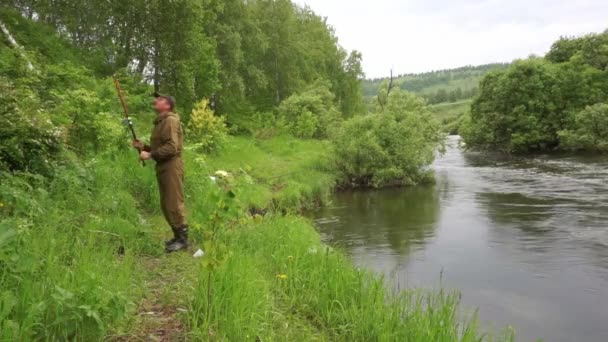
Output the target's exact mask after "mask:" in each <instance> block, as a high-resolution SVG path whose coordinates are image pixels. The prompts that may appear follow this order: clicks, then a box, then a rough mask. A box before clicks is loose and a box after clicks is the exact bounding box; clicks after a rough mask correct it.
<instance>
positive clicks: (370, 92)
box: [363, 63, 508, 104]
mask: <svg viewBox="0 0 608 342" xmlns="http://www.w3.org/2000/svg"><path fill="white" fill-rule="evenodd" d="M507 66H508V64H500V63H496V64H486V65H479V66H465V67H461V68H456V69H447V70H437V71H431V72H425V73H420V74H405V75H398V76H396V77H395V79H394V82H395V83H398V84H399V85H400V87H401V89H403V90H407V91H411V92H413V93H415V94H417V95H419V96H422V97H424V98H425V99H426V100H427V101H428V102H429V103H430V104H438V103H445V102H456V101H459V100H465V99H470V98H472V97H474V96H475V95H476V94H477V92H478V89H477V85H478V83H479V81H480V80H481V78H482V77H483V76H484V75H485V74H487V73H488V72H490V71H493V70H501V69H505V68H507ZM386 81H387V79H386V78H376V79H371V80H365V81H364V82H363V94H364V95H365V97H367V98H372V97H376V96H377V94H378V93H379V89H380V87H381V86H382V84H383V83H384V82H386Z"/></svg>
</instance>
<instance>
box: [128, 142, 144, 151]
mask: <svg viewBox="0 0 608 342" xmlns="http://www.w3.org/2000/svg"><path fill="white" fill-rule="evenodd" d="M131 144H132V145H133V147H135V148H136V149H138V150H143V149H144V143H143V142H141V141H139V140H133V142H132V143H131Z"/></svg>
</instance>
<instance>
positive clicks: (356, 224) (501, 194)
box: [311, 137, 608, 342]
mask: <svg viewBox="0 0 608 342" xmlns="http://www.w3.org/2000/svg"><path fill="white" fill-rule="evenodd" d="M459 142H460V139H459V137H450V138H449V139H448V141H447V152H446V153H445V155H443V156H440V157H438V158H437V160H436V162H435V163H434V164H433V168H434V170H435V174H436V179H437V182H436V185H434V186H420V187H412V188H403V189H390V190H381V191H356V192H340V193H337V194H336V195H335V198H334V199H333V201H332V205H330V206H328V207H325V208H321V209H320V210H319V211H317V212H315V213H312V214H311V215H312V217H313V219H314V220H315V222H316V224H317V227H318V229H319V231H320V232H321V235H322V237H323V239H324V240H325V241H326V242H328V243H329V244H332V245H334V246H339V247H341V248H343V249H344V250H345V252H346V253H348V255H350V257H351V258H352V260H353V261H354V263H356V264H357V265H359V266H362V267H367V268H369V269H372V270H374V271H376V272H378V273H383V274H386V275H387V278H389V279H390V281H391V283H392V284H394V285H395V286H398V287H399V288H403V287H422V288H438V287H440V286H442V287H444V288H446V289H453V290H458V291H460V292H461V293H462V306H463V310H464V311H465V312H467V313H469V314H470V313H472V312H474V310H475V309H478V310H479V311H478V312H479V321H480V324H481V326H482V327H483V329H484V330H485V331H487V332H492V333H500V332H502V331H504V330H503V329H504V327H506V326H508V325H510V326H512V327H513V328H514V329H515V332H516V340H517V341H534V340H536V339H538V338H542V339H543V340H545V341H568V342H569V341H598V342H600V341H601V342H606V341H608V158H606V157H598V156H595V157H594V156H586V157H582V156H578V157H572V156H535V157H512V158H509V157H506V156H500V155H493V154H483V153H474V152H466V151H463V150H462V149H461V148H459Z"/></svg>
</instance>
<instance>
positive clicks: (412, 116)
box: [332, 89, 443, 187]
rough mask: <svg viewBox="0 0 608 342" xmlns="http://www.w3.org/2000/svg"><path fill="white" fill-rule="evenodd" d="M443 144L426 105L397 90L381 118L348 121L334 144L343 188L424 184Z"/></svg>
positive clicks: (411, 95)
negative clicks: (347, 186) (427, 170)
mask: <svg viewBox="0 0 608 342" xmlns="http://www.w3.org/2000/svg"><path fill="white" fill-rule="evenodd" d="M442 140H443V136H442V134H440V133H439V127H438V124H437V123H436V122H435V120H434V118H433V117H432V114H431V113H430V112H429V110H428V109H427V108H426V106H425V104H424V101H423V100H422V99H420V98H417V97H416V96H415V95H413V94H410V93H407V92H403V91H401V90H399V89H397V90H394V91H393V92H392V93H391V94H390V96H389V98H388V102H387V104H386V105H385V106H384V109H383V110H381V111H380V112H378V113H375V114H371V115H366V116H359V117H355V118H353V119H350V120H348V121H346V122H345V123H344V124H343V126H342V127H341V128H340V129H339V130H338V132H337V133H336V134H335V136H334V137H333V138H332V143H333V154H334V156H335V163H336V166H337V169H338V171H339V173H340V175H341V181H342V183H343V184H346V185H354V186H365V187H368V186H372V187H381V186H386V185H407V184H416V183H418V182H420V181H423V180H425V176H426V172H425V169H424V168H425V167H426V166H428V165H430V164H431V162H432V161H433V159H434V156H435V152H436V151H437V149H438V148H439V147H440V146H441V143H442Z"/></svg>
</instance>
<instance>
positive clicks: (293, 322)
mask: <svg viewBox="0 0 608 342" xmlns="http://www.w3.org/2000/svg"><path fill="white" fill-rule="evenodd" d="M327 153H328V149H327V147H326V146H325V145H324V143H323V142H319V141H301V140H295V139H291V138H276V139H271V140H265V141H256V140H252V139H249V138H242V137H231V138H229V140H228V142H227V143H226V144H225V146H224V148H223V149H222V150H221V151H220V152H219V153H218V154H217V155H216V156H205V157H201V156H200V155H198V154H196V153H194V152H193V151H189V152H188V153H187V204H188V208H189V209H188V210H189V217H190V222H191V223H192V224H193V236H194V238H195V241H194V244H193V247H192V248H193V249H196V248H197V247H199V246H200V247H203V246H202V242H203V241H201V240H200V237H201V236H204V233H200V232H204V231H205V228H206V227H204V225H205V224H208V222H209V216H210V214H211V213H212V212H213V211H214V210H215V208H216V207H217V203H216V200H217V199H216V198H215V197H213V196H214V194H217V186H216V185H215V184H214V183H213V182H212V181H211V180H210V179H209V175H210V174H213V172H215V171H216V170H218V169H219V170H224V171H227V172H229V173H231V174H232V177H233V178H234V183H233V185H232V186H233V190H234V193H235V194H236V202H234V204H233V205H234V206H235V207H238V211H239V213H240V214H238V215H237V216H238V218H237V219H236V220H234V221H231V222H229V223H227V224H225V227H224V229H222V231H221V232H220V233H218V235H217V240H218V245H219V244H221V245H222V246H225V247H226V249H227V253H226V258H225V260H224V261H222V262H221V263H218V265H217V267H215V268H214V269H212V270H211V272H212V277H211V278H210V277H209V272H210V268H209V265H208V263H206V262H202V260H201V259H194V258H192V256H191V253H182V254H178V255H169V256H166V255H164V254H162V246H161V244H162V242H161V241H162V239H163V237H165V236H166V235H167V231H168V230H167V229H165V226H164V223H163V222H162V219H161V215H160V213H159V211H158V209H157V206H156V203H157V201H158V195H157V193H156V184H155V179H154V173H153V170H151V169H150V167H148V168H141V167H139V166H137V163H136V162H135V160H134V157H133V154H132V151H124V152H121V153H118V154H113V155H107V156H100V157H99V158H97V159H96V160H94V161H91V162H89V163H88V164H86V165H85V166H84V167H82V168H66V169H65V170H61V171H60V172H59V173H58V174H59V176H58V177H57V178H56V180H54V181H53V182H52V183H51V184H48V185H46V188H45V189H48V190H41V189H43V188H42V185H41V187H40V189H39V190H37V191H36V192H35V193H34V196H31V195H29V194H30V192H29V191H30V190H31V189H27V187H26V185H25V184H19V183H18V182H19V180H18V179H17V178H13V181H14V182H15V184H11V185H6V184H3V190H6V189H10V190H11V191H12V193H11V194H10V195H11V196H12V199H9V200H10V202H9V201H8V200H7V198H8V195H7V193H8V192H7V191H4V192H3V197H2V198H3V199H4V201H5V202H6V204H5V205H4V207H3V208H2V210H3V212H4V213H6V214H10V217H11V218H10V219H8V220H3V222H2V225H3V226H4V227H5V228H6V230H5V231H8V232H10V235H6V236H8V240H6V239H5V240H4V241H8V242H9V243H5V244H2V245H0V246H2V248H0V251H2V253H1V254H0V256H2V257H3V258H4V259H7V258H16V260H17V262H14V263H13V264H12V265H14V267H13V266H11V267H13V268H12V269H10V270H9V271H6V270H5V271H3V273H2V274H3V289H2V291H1V294H2V297H1V298H2V300H3V307H4V308H8V309H7V310H3V311H2V314H3V316H0V321H2V326H3V329H2V333H1V334H0V337H2V339H8V340H11V339H16V340H36V339H51V340H53V339H63V338H68V339H86V340H100V339H111V340H144V339H150V338H151V339H157V340H158V339H159V340H167V341H169V340H182V339H187V340H200V339H211V340H255V339H256V338H258V339H259V340H414V341H429V340H432V341H456V340H459V341H460V340H462V341H468V340H478V339H479V337H480V336H481V334H480V333H479V332H478V331H477V329H476V326H475V323H474V321H473V322H472V323H469V324H463V323H461V322H460V320H459V319H458V318H457V317H456V316H457V315H456V313H457V310H458V298H459V297H458V295H456V294H446V293H443V292H426V291H421V290H406V291H404V292H402V293H399V294H394V293H392V291H390V290H389V289H388V287H386V286H385V285H384V282H383V280H382V279H380V278H378V277H376V276H374V275H372V274H371V273H370V272H368V271H365V270H359V269H357V268H355V267H354V266H353V265H352V264H351V263H350V261H349V260H348V259H347V258H346V257H345V256H344V255H343V254H342V253H341V252H339V251H334V250H333V249H331V248H329V247H327V246H325V245H324V244H322V243H321V241H320V238H319V235H318V233H317V232H316V231H315V229H314V227H313V226H312V225H311V223H310V222H308V221H306V220H304V219H302V218H300V217H298V216H297V215H296V213H297V212H298V211H299V210H300V209H302V208H306V207H310V206H313V205H317V204H320V203H324V202H325V201H326V200H327V198H328V195H329V194H331V192H332V191H333V187H334V177H333V176H332V174H331V172H330V170H329V169H328V168H327V167H326V165H325V162H324V160H325V158H324V156H326V155H327ZM19 191H22V192H21V193H20V192H19ZM18 211H21V213H18ZM3 237H4V235H3ZM208 252H209V251H208ZM4 259H0V260H4ZM7 260H8V259H7ZM66 270H67V272H66ZM209 279H211V284H212V286H211V292H210V293H211V298H212V301H211V306H210V307H208V302H207V291H208V290H209V288H208V286H207V285H208V281H209ZM4 284H6V286H4ZM5 312H6V313H5Z"/></svg>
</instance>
